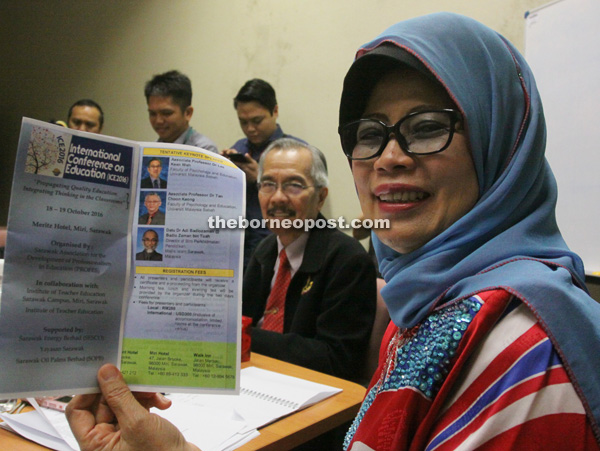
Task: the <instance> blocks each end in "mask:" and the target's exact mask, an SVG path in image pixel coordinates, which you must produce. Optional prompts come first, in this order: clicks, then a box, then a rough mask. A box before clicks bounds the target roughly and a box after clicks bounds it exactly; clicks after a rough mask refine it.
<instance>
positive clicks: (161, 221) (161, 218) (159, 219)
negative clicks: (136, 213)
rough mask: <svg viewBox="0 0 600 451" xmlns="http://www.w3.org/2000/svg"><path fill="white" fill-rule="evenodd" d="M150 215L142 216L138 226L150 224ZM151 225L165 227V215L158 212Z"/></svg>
mask: <svg viewBox="0 0 600 451" xmlns="http://www.w3.org/2000/svg"><path fill="white" fill-rule="evenodd" d="M149 214H150V213H144V214H143V215H142V216H140V217H139V218H138V224H140V225H144V224H146V223H147V222H148V215H149ZM151 225H165V214H164V213H163V212H162V211H160V210H158V211H157V212H156V213H155V214H154V216H153V217H152V223H151Z"/></svg>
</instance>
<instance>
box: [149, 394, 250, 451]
mask: <svg viewBox="0 0 600 451" xmlns="http://www.w3.org/2000/svg"><path fill="white" fill-rule="evenodd" d="M195 396H199V395H182V394H179V395H170V396H169V398H170V399H171V400H172V401H173V404H172V405H171V407H170V408H168V409H167V410H158V409H152V410H151V411H152V412H153V413H156V414H157V415H160V416H161V417H163V418H165V419H167V420H169V421H170V422H171V423H173V424H174V425H175V426H177V428H178V429H179V430H180V431H181V433H182V434H183V436H184V437H185V439H186V440H187V441H188V442H190V443H193V444H194V445H196V446H198V447H199V448H200V449H202V450H207V451H210V450H224V449H227V448H228V447H230V446H232V445H234V444H236V443H239V442H240V441H241V440H244V442H243V443H245V441H248V440H249V439H248V438H247V437H249V436H251V438H253V437H255V436H256V435H258V432H257V431H256V430H255V429H252V428H248V425H247V424H246V423H245V422H244V421H240V420H237V419H235V418H232V417H231V415H230V413H231V410H227V409H217V410H215V409H213V408H204V407H202V406H199V405H198V404H196V403H193V402H186V400H187V401H189V400H190V398H191V397H195ZM209 396H210V395H206V396H205V397H209ZM219 397H220V396H219ZM224 397H225V398H231V396H224ZM241 445H242V443H239V444H237V446H241ZM237 446H236V447H237Z"/></svg>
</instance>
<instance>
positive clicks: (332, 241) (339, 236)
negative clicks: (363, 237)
mask: <svg viewBox="0 0 600 451" xmlns="http://www.w3.org/2000/svg"><path fill="white" fill-rule="evenodd" d="M312 235H313V236H314V240H315V241H318V242H321V241H324V242H326V243H327V244H328V245H329V246H331V248H334V247H336V248H340V249H341V250H342V251H343V252H345V253H348V254H367V251H366V250H365V248H364V247H363V245H362V244H360V242H359V241H358V240H357V239H355V238H353V237H351V236H350V235H348V234H346V233H344V232H342V231H341V230H339V229H337V228H329V227H328V228H324V229H316V228H315V229H313V231H312Z"/></svg>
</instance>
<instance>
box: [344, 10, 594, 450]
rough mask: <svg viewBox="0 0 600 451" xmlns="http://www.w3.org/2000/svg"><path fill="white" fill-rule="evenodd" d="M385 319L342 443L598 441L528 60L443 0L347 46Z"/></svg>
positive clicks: (586, 300)
mask: <svg viewBox="0 0 600 451" xmlns="http://www.w3.org/2000/svg"><path fill="white" fill-rule="evenodd" d="M339 133H340V137H341V142H342V147H343V150H344V153H345V154H346V156H347V157H348V159H349V161H350V163H351V166H352V172H353V175H354V181H355V184H356V189H357V192H358V195H359V199H360V202H361V207H362V211H363V213H364V215H365V217H366V218H369V219H387V220H389V224H390V227H389V228H386V229H383V228H382V229H379V230H376V231H375V234H374V235H373V240H374V245H375V251H376V254H377V258H378V260H379V262H380V271H381V273H382V275H383V277H384V279H385V281H386V283H387V284H386V286H385V288H384V289H383V290H382V296H383V298H384V300H385V302H386V305H387V307H388V310H389V312H390V317H391V319H392V323H390V326H389V327H388V330H387V332H386V335H385V337H384V340H383V343H382V347H381V353H380V362H379V368H378V370H377V372H376V374H375V375H374V377H373V379H372V382H371V385H370V387H369V390H368V392H367V395H366V398H365V400H364V403H363V405H362V407H361V410H360V412H359V414H358V416H357V418H356V420H355V422H354V424H353V426H352V428H351V429H350V431H349V433H348V435H347V437H346V442H345V444H344V445H345V448H346V449H351V450H361V451H362V450H378V451H379V450H397V449H428V450H433V449H435V450H446V449H475V448H478V449H598V442H599V441H600V432H599V429H598V424H599V419H600V360H599V355H600V352H599V349H598V343H599V341H598V337H599V330H598V328H599V325H600V306H599V305H598V304H597V303H596V302H595V301H594V300H593V299H591V298H590V297H589V295H588V293H587V290H586V288H585V285H584V283H583V279H584V272H583V265H582V262H581V260H580V258H579V257H578V256H577V255H576V254H574V253H573V252H571V251H570V250H569V249H568V247H567V245H566V244H565V242H564V241H563V239H562V237H561V235H560V232H559V230H558V227H557V225H556V221H555V215H554V210H555V205H556V197H557V188H556V183H555V180H554V177H553V175H552V172H551V170H550V168H549V166H548V164H547V162H546V159H545V157H544V150H545V137H546V129H545V122H544V116H543V111H542V105H541V101H540V98H539V94H538V92H537V89H536V86H535V81H534V78H533V75H532V73H531V70H530V69H529V67H528V66H527V63H526V62H525V61H524V59H523V58H522V56H521V55H520V54H519V52H518V51H517V50H516V49H515V48H514V47H513V46H512V45H511V44H510V43H509V42H507V41H506V40H505V39H504V38H503V37H502V36H500V35H498V34H497V33H496V32H494V31H493V30H491V29H489V28H487V27H485V26H483V25H482V24H480V23H478V22H476V21H474V20H471V19H468V18H466V17H463V16H459V15H455V14H449V13H439V14H432V15H429V16H424V17H420V18H416V19H412V20H407V21H405V22H401V23H398V24H396V25H394V26H392V27H391V28H389V29H387V30H386V31H385V32H384V33H382V34H381V35H380V36H379V37H378V38H376V39H375V40H374V41H372V42H370V43H368V44H366V45H365V46H363V47H362V48H361V49H359V51H358V53H357V57H356V60H355V62H354V64H353V65H352V67H351V68H350V70H349V71H348V74H347V75H346V78H345V81H344V90H343V93H342V100H341V106H340V127H339Z"/></svg>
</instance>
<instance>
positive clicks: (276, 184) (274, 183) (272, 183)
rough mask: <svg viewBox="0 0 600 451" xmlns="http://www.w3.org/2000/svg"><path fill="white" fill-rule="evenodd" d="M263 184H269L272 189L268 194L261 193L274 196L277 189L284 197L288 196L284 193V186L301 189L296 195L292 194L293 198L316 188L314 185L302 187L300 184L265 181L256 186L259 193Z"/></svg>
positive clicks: (266, 192) (265, 192)
mask: <svg viewBox="0 0 600 451" xmlns="http://www.w3.org/2000/svg"><path fill="white" fill-rule="evenodd" d="M265 183H267V184H269V185H270V186H272V187H273V188H274V189H273V191H271V192H269V191H268V190H267V191H263V193H264V194H274V193H276V192H277V190H278V189H279V188H281V191H282V192H283V193H284V194H285V195H286V196H289V195H290V194H288V193H286V192H285V189H286V186H292V187H297V188H300V187H301V188H302V191H300V192H299V193H298V194H292V195H293V196H299V195H300V194H301V193H302V192H303V191H304V190H307V189H308V188H318V187H317V186H315V185H303V184H302V183H300V182H285V183H281V184H279V183H277V182H273V181H272V180H265V181H262V182H258V183H257V184H256V187H257V189H258V191H261V189H262V188H263V187H264V185H265Z"/></svg>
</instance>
